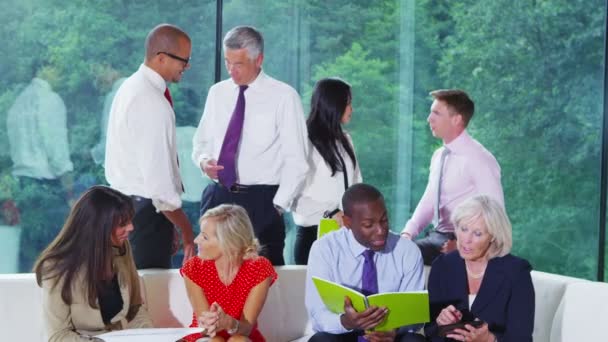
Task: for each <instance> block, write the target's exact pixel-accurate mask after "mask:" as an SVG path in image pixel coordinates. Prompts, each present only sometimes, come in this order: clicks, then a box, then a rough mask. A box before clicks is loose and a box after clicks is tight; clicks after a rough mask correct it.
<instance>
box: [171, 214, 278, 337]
mask: <svg viewBox="0 0 608 342" xmlns="http://www.w3.org/2000/svg"><path fill="white" fill-rule="evenodd" d="M200 226H201V233H200V234H199V235H198V236H197V237H196V239H195V240H194V242H195V243H196V244H197V245H198V250H199V254H198V257H195V258H192V259H190V260H188V261H187V262H186V264H184V266H183V267H182V269H181V274H182V276H183V278H184V282H185V284H186V290H187V292H188V297H189V299H190V303H191V304H192V308H193V311H194V313H193V315H192V324H191V325H190V326H191V327H199V326H200V327H202V328H203V329H204V330H203V333H204V334H205V335H207V336H209V337H211V341H212V342H222V341H226V342H239V341H252V342H264V341H266V340H265V339H264V336H262V334H261V333H260V331H259V330H258V328H257V324H256V321H257V318H258V316H259V314H260V312H261V311H262V307H263V306H264V302H265V301H266V295H267V294H268V290H269V288H270V286H271V285H272V284H273V283H274V281H275V280H276V279H277V274H276V272H275V270H274V268H273V267H272V265H271V263H270V261H269V260H268V259H266V258H264V257H261V256H258V254H257V252H258V248H259V245H258V241H257V239H256V238H255V237H254V234H253V228H252V226H251V221H250V220H249V216H247V212H246V211H245V209H243V208H242V207H240V206H238V205H229V204H223V205H220V206H218V207H216V208H213V209H210V210H208V211H207V212H206V213H205V214H204V215H203V217H201V219H200ZM200 337H201V334H193V335H190V336H188V337H186V338H185V340H186V341H196V340H197V339H198V338H200Z"/></svg>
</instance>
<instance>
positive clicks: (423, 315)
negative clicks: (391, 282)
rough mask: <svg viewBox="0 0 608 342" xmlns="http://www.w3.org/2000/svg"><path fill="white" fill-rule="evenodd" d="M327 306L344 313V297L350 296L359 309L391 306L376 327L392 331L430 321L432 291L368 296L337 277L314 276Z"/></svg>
mask: <svg viewBox="0 0 608 342" xmlns="http://www.w3.org/2000/svg"><path fill="white" fill-rule="evenodd" d="M312 281H313V283H314V284H315V287H316V288H317V291H318V292H319V296H320V297H321V300H322V301H323V303H325V306H327V308H328V309H329V310H330V311H331V312H335V313H340V314H341V313H344V297H349V298H350V300H351V302H352V303H353V308H355V310H357V312H361V311H363V310H365V308H367V307H369V306H382V307H386V308H388V314H387V315H386V318H385V319H384V321H383V322H382V323H380V324H379V325H378V326H376V328H375V329H374V330H377V331H389V330H392V329H396V328H399V327H402V326H406V325H411V324H419V323H427V322H429V321H430V314H429V294H428V292H427V291H413V292H386V293H379V294H375V295H371V296H367V297H366V296H364V295H363V294H362V293H360V292H359V291H356V290H353V289H351V288H348V287H346V286H343V285H340V284H338V283H334V282H333V281H329V280H325V279H321V278H319V277H312Z"/></svg>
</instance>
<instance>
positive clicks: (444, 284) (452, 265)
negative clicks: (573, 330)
mask: <svg viewBox="0 0 608 342" xmlns="http://www.w3.org/2000/svg"><path fill="white" fill-rule="evenodd" d="M531 269H532V267H531V266H530V264H529V263H528V262H527V261H526V260H524V259H521V258H518V257H516V256H513V255H511V254H507V255H505V256H504V257H496V258H492V259H490V261H489V262H488V266H487V268H486V271H485V274H484V277H483V279H482V281H481V286H480V288H479V292H478V293H477V297H476V298H475V301H474V302H473V306H472V307H471V310H470V311H469V291H468V282H467V272H466V268H465V264H464V259H462V258H461V257H460V254H458V251H454V252H451V253H449V254H445V255H440V256H439V257H437V259H435V261H434V262H433V265H432V267H431V274H430V275H429V283H428V291H429V301H430V306H431V307H430V310H431V322H430V323H427V324H426V325H425V328H424V329H425V333H426V336H428V337H430V340H431V341H451V339H446V338H442V337H439V336H437V324H436V323H435V319H436V318H437V316H439V313H440V312H441V310H442V309H443V308H445V307H447V306H448V305H450V304H451V305H454V306H455V307H456V308H457V309H458V310H460V311H461V312H462V313H463V319H474V318H479V319H480V320H482V321H484V322H486V323H488V327H489V329H490V332H492V333H493V334H494V335H495V336H496V337H497V338H498V341H501V342H502V341H509V342H510V341H516V342H525V341H532V330H533V329H534V287H533V285H532V278H531V277H530V270H531Z"/></svg>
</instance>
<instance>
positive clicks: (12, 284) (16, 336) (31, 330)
mask: <svg viewBox="0 0 608 342" xmlns="http://www.w3.org/2000/svg"><path fill="white" fill-rule="evenodd" d="M41 305H42V289H41V288H40V287H38V284H36V277H35V275H34V274H33V273H26V274H0V322H2V324H1V326H2V330H1V332H0V336H2V340H3V341H46V340H47V338H46V329H45V327H44V321H43V317H42V306H41Z"/></svg>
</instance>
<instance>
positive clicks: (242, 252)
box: [199, 204, 260, 268]
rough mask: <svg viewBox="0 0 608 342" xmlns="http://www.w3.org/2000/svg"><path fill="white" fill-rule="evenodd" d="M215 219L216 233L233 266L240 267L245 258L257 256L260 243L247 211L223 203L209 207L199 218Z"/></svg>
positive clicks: (221, 247) (200, 222) (220, 245)
mask: <svg viewBox="0 0 608 342" xmlns="http://www.w3.org/2000/svg"><path fill="white" fill-rule="evenodd" d="M207 219H213V221H214V222H215V227H216V229H215V235H216V236H217V241H218V245H219V247H220V249H221V250H222V251H223V253H225V255H226V257H227V258H228V263H229V265H230V267H231V268H234V267H238V265H240V263H241V262H242V261H243V260H246V259H252V258H256V257H257V256H258V251H259V249H260V243H259V242H258V239H256V238H255V235H254V234H253V226H252V225H251V220H249V216H248V215H247V211H246V210H245V209H244V208H243V207H241V206H239V205H235V204H222V205H219V206H217V207H215V208H212V209H209V210H207V211H206V212H205V214H203V216H202V217H201V219H200V220H199V224H200V225H201V226H202V222H203V220H207Z"/></svg>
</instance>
